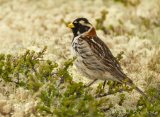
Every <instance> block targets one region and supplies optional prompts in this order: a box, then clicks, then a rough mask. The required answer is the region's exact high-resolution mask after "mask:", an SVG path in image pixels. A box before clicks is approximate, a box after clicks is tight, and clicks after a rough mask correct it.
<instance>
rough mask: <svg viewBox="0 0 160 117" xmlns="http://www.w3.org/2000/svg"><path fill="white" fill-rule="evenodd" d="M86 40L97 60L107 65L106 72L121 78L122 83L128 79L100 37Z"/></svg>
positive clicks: (86, 38)
mask: <svg viewBox="0 0 160 117" xmlns="http://www.w3.org/2000/svg"><path fill="white" fill-rule="evenodd" d="M85 40H86V41H87V43H88V44H89V46H90V48H91V50H92V52H93V53H94V54H95V56H96V57H97V59H98V60H99V61H101V62H102V63H103V64H104V65H105V67H106V71H108V72H110V73H111V74H112V75H113V76H115V77H117V78H119V82H122V81H124V80H125V79H126V78H127V77H126V75H125V74H124V73H123V71H122V69H121V66H120V64H119V62H118V61H117V60H116V58H115V57H114V56H113V55H112V53H111V51H110V49H109V48H108V47H107V46H106V44H105V43H104V42H103V41H102V40H101V39H100V38H99V37H97V36H94V37H85Z"/></svg>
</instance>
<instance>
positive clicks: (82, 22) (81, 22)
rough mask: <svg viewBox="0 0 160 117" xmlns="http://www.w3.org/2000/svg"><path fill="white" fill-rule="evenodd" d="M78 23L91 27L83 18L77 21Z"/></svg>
mask: <svg viewBox="0 0 160 117" xmlns="http://www.w3.org/2000/svg"><path fill="white" fill-rule="evenodd" d="M79 23H80V24H82V25H84V26H88V27H92V25H91V24H86V23H85V22H84V21H83V20H81V21H79Z"/></svg>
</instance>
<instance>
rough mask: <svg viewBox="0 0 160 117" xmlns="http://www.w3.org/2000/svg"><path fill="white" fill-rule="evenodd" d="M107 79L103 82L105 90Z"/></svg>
mask: <svg viewBox="0 0 160 117" xmlns="http://www.w3.org/2000/svg"><path fill="white" fill-rule="evenodd" d="M106 81H107V80H105V81H104V82H103V90H104V88H105V85H106Z"/></svg>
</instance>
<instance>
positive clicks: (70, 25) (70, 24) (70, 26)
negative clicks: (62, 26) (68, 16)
mask: <svg viewBox="0 0 160 117" xmlns="http://www.w3.org/2000/svg"><path fill="white" fill-rule="evenodd" d="M67 27H68V28H74V27H75V26H74V24H73V23H69V24H68V26H67Z"/></svg>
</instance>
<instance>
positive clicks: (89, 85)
mask: <svg viewBox="0 0 160 117" xmlns="http://www.w3.org/2000/svg"><path fill="white" fill-rule="evenodd" d="M96 81H97V79H94V80H93V81H92V82H90V83H89V84H87V85H86V86H85V87H89V86H91V85H92V84H93V83H94V82H96Z"/></svg>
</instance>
